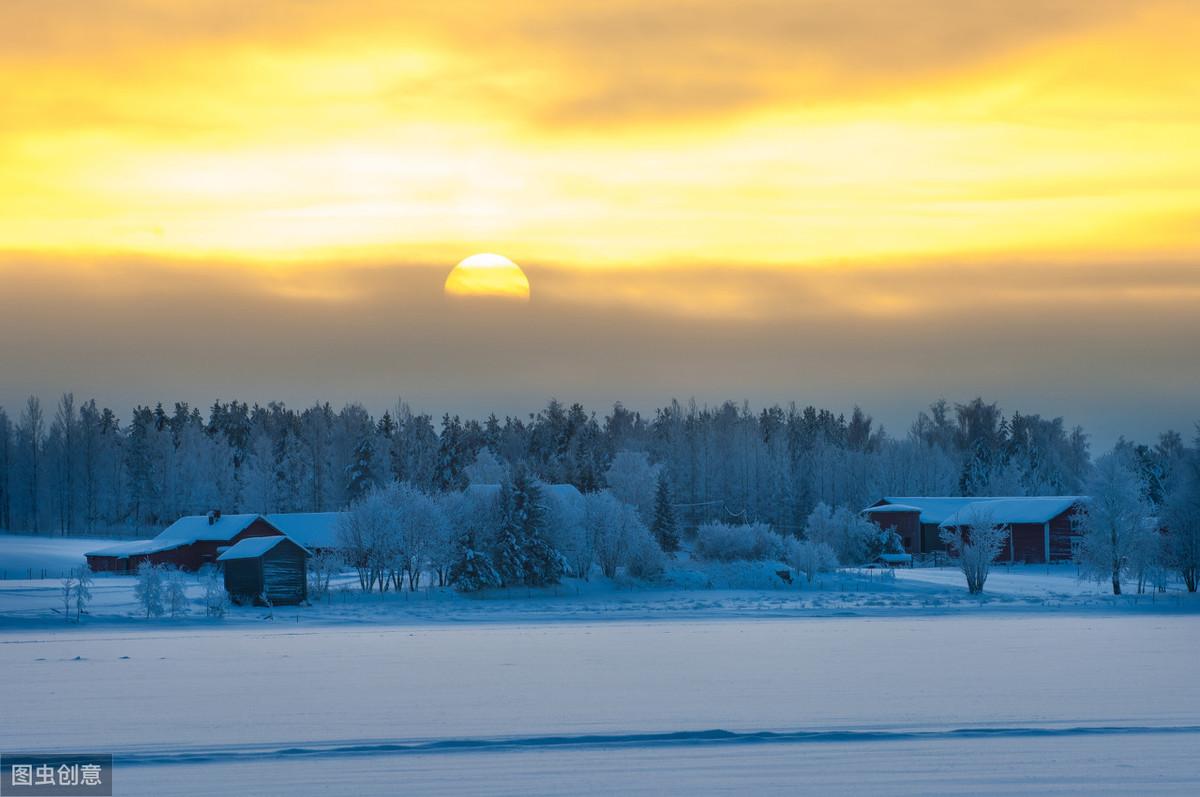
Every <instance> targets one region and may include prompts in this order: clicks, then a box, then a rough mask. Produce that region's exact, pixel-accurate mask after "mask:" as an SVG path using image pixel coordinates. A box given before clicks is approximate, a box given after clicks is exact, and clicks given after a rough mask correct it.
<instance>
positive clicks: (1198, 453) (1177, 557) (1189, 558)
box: [1163, 435, 1200, 592]
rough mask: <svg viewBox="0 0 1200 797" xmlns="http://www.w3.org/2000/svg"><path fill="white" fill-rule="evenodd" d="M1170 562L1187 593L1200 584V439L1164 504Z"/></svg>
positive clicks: (1179, 472)
mask: <svg viewBox="0 0 1200 797" xmlns="http://www.w3.org/2000/svg"><path fill="white" fill-rule="evenodd" d="M1163 521H1164V522H1165V525H1166V531H1167V534H1166V548H1167V562H1168V563H1169V565H1170V566H1171V567H1172V568H1174V569H1175V571H1176V572H1178V573H1179V575H1180V577H1181V578H1182V579H1183V583H1184V585H1185V586H1186V587H1187V590H1188V592H1195V591H1196V588H1197V586H1198V584H1200V435H1198V436H1197V439H1196V446H1195V448H1193V449H1192V450H1191V451H1190V452H1189V453H1188V454H1187V455H1186V457H1185V459H1184V461H1183V462H1181V463H1180V464H1179V466H1178V467H1177V468H1176V470H1175V473H1174V474H1172V477H1171V481H1170V484H1169V487H1168V490H1167V495H1166V500H1165V501H1164V504H1163Z"/></svg>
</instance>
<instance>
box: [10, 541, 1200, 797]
mask: <svg viewBox="0 0 1200 797" xmlns="http://www.w3.org/2000/svg"><path fill="white" fill-rule="evenodd" d="M6 546H7V547H6ZM10 549H11V544H7V543H6V541H5V540H3V539H0V559H2V558H3V557H4V555H5V554H6V553H7V552H8V551H9V550H10ZM688 568H690V569H687V568H685V569H683V570H681V571H680V572H677V573H674V574H673V575H672V577H671V578H672V583H671V584H668V585H666V586H663V587H660V588H658V589H641V590H638V589H631V588H629V587H628V585H621V584H613V583H610V582H603V581H594V582H591V583H588V584H575V583H571V584H567V585H564V586H562V587H560V588H558V589H557V590H552V591H548V592H543V593H533V594H508V595H503V594H497V595H492V596H489V597H488V598H487V599H469V598H463V597H461V596H456V595H453V594H452V593H446V592H439V591H432V592H428V593H424V592H423V593H417V594H415V595H412V596H407V597H403V596H397V595H394V594H389V595H387V596H385V597H382V598H380V597H378V596H372V597H370V598H364V597H362V596H358V595H356V594H355V593H353V592H350V591H346V592H340V593H338V594H337V595H336V596H335V597H334V598H333V599H332V600H331V601H330V603H329V604H322V605H317V606H312V607H287V608H279V609H276V610H275V611H274V613H273V617H272V619H269V620H268V619H265V618H266V614H267V613H266V611H265V610H263V609H255V608H249V607H247V608H241V609H235V610H234V612H233V613H232V614H231V615H230V616H229V617H227V618H225V619H224V620H210V619H207V618H203V617H200V616H198V614H199V607H195V608H194V609H193V614H192V616H190V617H188V618H184V619H178V620H168V619H164V620H154V621H147V620H144V619H141V618H138V617H136V611H137V610H136V606H135V605H134V603H133V600H132V585H133V579H130V578H106V577H100V578H97V580H96V587H95V592H96V599H95V601H94V603H93V607H92V614H91V616H89V617H85V618H84V621H83V623H82V624H80V625H67V624H65V623H64V622H63V621H62V619H61V617H59V616H56V615H54V614H53V611H52V610H53V608H54V607H55V606H56V605H57V604H56V601H57V600H58V597H57V589H58V586H57V582H55V581H53V580H46V581H39V580H34V581H8V582H0V673H3V674H4V677H3V678H0V707H3V716H4V718H5V720H6V721H5V722H4V723H0V750H14V751H15V750H22V751H24V750H35V751H36V750H45V751H50V750H54V751H98V752H113V753H115V754H116V756H117V765H116V778H117V791H116V793H117V794H119V795H173V794H180V795H185V794H186V795H190V794H228V793H253V794H256V795H275V794H278V795H285V794H286V795H304V794H347V795H360V794H365V793H381V792H382V793H397V792H402V791H413V792H414V793H470V794H562V793H589V792H591V793H594V792H603V793H614V792H619V793H651V792H654V793H660V794H661V793H728V794H744V793H789V794H791V793H797V792H801V793H819V794H861V793H863V792H868V791H881V792H887V793H901V794H903V793H908V794H1029V793H1060V794H1097V793H1107V794H1143V793H1156V794H1171V793H1176V794H1185V793H1187V794H1190V793H1195V791H1196V788H1197V784H1198V778H1200V775H1198V771H1200V770H1198V767H1197V765H1196V763H1195V751H1196V750H1197V749H1200V678H1197V677H1196V652H1197V649H1198V646H1200V604H1198V603H1197V602H1196V601H1195V600H1194V596H1190V597H1189V596H1186V595H1180V594H1171V595H1169V596H1166V597H1165V598H1163V597H1157V598H1156V599H1155V600H1154V602H1151V600H1150V599H1149V598H1148V597H1146V596H1143V597H1142V598H1140V599H1138V598H1129V599H1125V600H1122V601H1116V602H1114V601H1113V600H1112V599H1111V598H1106V597H1104V596H1103V594H1102V593H1101V592H1100V591H1099V590H1098V589H1097V588H1096V587H1095V586H1094V585H1091V584H1088V583H1081V582H1079V581H1078V580H1077V579H1075V577H1074V571H1073V570H1071V569H1070V568H1044V567H1042V568H1014V569H1012V570H1007V569H1002V570H998V571H996V572H995V573H994V574H993V576H992V579H991V580H989V584H988V586H989V591H990V594H989V595H988V596H987V597H986V598H985V599H984V600H983V601H980V600H978V599H968V598H967V597H966V596H965V590H964V589H963V587H962V585H961V582H960V581H959V578H960V577H959V576H958V574H957V573H956V572H955V571H953V570H948V569H947V570H941V571H938V570H914V571H904V572H901V573H899V574H898V575H897V576H896V577H895V578H892V577H891V575H890V574H885V575H884V576H882V577H881V576H880V575H879V574H873V573H854V572H844V573H839V574H831V575H828V576H825V577H823V578H822V579H821V581H820V583H819V584H815V585H803V586H801V585H794V586H790V587H782V586H781V587H778V588H768V587H767V586H765V584H769V583H770V582H769V581H765V582H763V583H762V584H760V585H759V587H758V588H753V589H735V588H732V587H731V586H730V583H731V582H734V581H737V582H739V583H740V582H743V581H744V582H746V583H749V584H754V583H757V582H756V579H758V578H760V577H762V576H763V574H762V573H757V574H756V572H755V571H754V570H753V568H749V569H743V570H737V569H733V570H731V569H730V568H728V567H723V568H715V569H712V570H703V569H702V568H700V566H699V565H695V566H691V565H689V566H688ZM698 584H703V585H705V586H708V585H710V584H711V585H712V587H713V588H711V589H709V588H695V587H696V585H698ZM686 586H691V587H693V588H685V587H686ZM193 589H194V592H195V594H197V595H198V589H199V587H198V585H197V586H196V587H194V588H193Z"/></svg>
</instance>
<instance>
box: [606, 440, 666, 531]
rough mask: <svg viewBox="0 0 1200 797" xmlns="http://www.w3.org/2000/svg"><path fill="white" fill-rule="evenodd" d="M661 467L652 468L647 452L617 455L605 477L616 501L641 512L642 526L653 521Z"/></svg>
mask: <svg viewBox="0 0 1200 797" xmlns="http://www.w3.org/2000/svg"><path fill="white" fill-rule="evenodd" d="M661 471H662V466H660V465H651V464H650V457H649V456H648V455H647V454H646V452H645V451H618V452H617V454H616V456H614V457H613V460H612V464H610V465H609V466H608V470H607V471H606V472H605V474H604V479H605V481H606V482H607V483H608V489H609V490H611V491H612V494H613V496H614V497H616V499H617V500H619V501H623V502H625V503H627V504H629V505H630V506H632V507H633V508H634V509H636V510H637V511H638V515H639V516H640V517H641V518H642V522H643V523H646V524H649V523H651V522H653V520H654V509H655V504H654V501H655V490H656V488H657V485H658V483H659V474H660V473H661Z"/></svg>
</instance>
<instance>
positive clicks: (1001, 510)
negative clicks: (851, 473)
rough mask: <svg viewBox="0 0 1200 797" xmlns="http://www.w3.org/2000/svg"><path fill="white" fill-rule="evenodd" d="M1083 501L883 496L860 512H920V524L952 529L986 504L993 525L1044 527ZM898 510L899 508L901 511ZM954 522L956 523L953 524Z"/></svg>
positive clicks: (1071, 497)
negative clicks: (1027, 524)
mask: <svg viewBox="0 0 1200 797" xmlns="http://www.w3.org/2000/svg"><path fill="white" fill-rule="evenodd" d="M1085 500H1087V499H1086V498H1084V497H1083V496H1078V495H1052V496H1032V497H1024V496H1006V495H999V496H966V497H959V496H909V495H905V496H892V495H889V496H885V497H884V498H882V499H880V501H881V503H880V504H879V505H877V506H870V507H867V508H866V509H864V510H863V512H864V513H866V514H875V513H877V512H889V511H890V512H911V511H913V509H916V510H918V511H920V513H921V522H922V523H932V524H935V525H939V526H941V525H945V524H948V523H949V524H950V525H953V522H951V521H952V519H955V518H958V519H961V518H962V517H965V516H966V515H967V514H969V513H971V512H974V511H975V508H976V506H977V505H980V504H986V505H987V506H988V508H989V509H990V510H991V511H992V513H993V517H995V519H996V522H997V523H1046V522H1048V521H1050V520H1051V519H1052V518H1055V517H1058V516H1059V515H1061V514H1062V513H1063V512H1066V511H1067V510H1068V509H1070V508H1071V507H1072V506H1074V505H1075V504H1078V503H1080V502H1082V501H1085ZM899 507H903V508H902V509H901V508H899ZM955 522H957V521H955Z"/></svg>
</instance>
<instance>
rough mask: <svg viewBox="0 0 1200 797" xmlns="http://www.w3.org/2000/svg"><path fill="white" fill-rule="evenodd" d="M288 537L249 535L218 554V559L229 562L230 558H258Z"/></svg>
mask: <svg viewBox="0 0 1200 797" xmlns="http://www.w3.org/2000/svg"><path fill="white" fill-rule="evenodd" d="M286 539H287V537H275V536H273V537H247V538H246V539H244V540H242V541H240V542H239V543H238V544H237V545H234V546H233V547H232V548H230V549H229V550H228V551H225V552H224V553H223V554H221V555H220V556H218V557H217V561H218V562H228V561H229V560H230V559H257V558H258V557H260V556H262V555H263V554H265V553H266V552H267V551H269V550H271V549H272V548H274V547H275V546H276V545H278V544H279V543H281V542H283V541H284V540H286Z"/></svg>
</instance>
